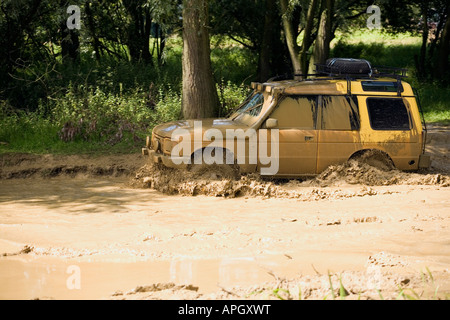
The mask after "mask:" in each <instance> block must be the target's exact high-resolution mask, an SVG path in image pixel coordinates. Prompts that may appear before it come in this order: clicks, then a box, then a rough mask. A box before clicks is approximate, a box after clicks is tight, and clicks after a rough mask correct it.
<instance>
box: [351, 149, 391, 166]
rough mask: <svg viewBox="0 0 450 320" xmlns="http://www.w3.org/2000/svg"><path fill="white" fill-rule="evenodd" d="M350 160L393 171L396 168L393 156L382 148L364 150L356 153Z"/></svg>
mask: <svg viewBox="0 0 450 320" xmlns="http://www.w3.org/2000/svg"><path fill="white" fill-rule="evenodd" d="M350 160H355V161H358V162H359V163H361V164H366V165H369V166H371V167H374V168H377V169H380V170H382V171H391V170H394V169H395V165H394V162H393V161H392V159H391V157H389V155H388V154H387V153H385V152H383V151H380V150H364V151H360V152H357V153H355V154H354V155H353V156H352V157H351V158H350Z"/></svg>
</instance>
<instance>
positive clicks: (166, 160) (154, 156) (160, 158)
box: [142, 147, 186, 169]
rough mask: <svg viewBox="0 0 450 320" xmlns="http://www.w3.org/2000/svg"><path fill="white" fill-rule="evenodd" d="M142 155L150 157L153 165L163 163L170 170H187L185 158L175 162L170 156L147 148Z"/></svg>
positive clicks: (143, 149)
mask: <svg viewBox="0 0 450 320" xmlns="http://www.w3.org/2000/svg"><path fill="white" fill-rule="evenodd" d="M142 154H143V155H144V156H148V157H149V160H150V162H152V163H161V164H163V165H165V166H166V167H168V168H176V169H184V168H186V164H185V162H184V161H183V160H184V159H183V158H180V159H177V160H179V161H176V162H173V161H172V158H171V157H170V156H167V155H164V154H161V153H159V152H156V151H155V150H152V149H149V148H147V147H145V148H142Z"/></svg>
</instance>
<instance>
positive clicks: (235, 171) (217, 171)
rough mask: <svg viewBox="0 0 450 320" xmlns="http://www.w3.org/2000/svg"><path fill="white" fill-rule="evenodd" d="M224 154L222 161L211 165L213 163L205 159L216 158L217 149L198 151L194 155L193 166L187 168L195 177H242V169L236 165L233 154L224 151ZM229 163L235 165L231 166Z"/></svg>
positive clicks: (192, 158)
mask: <svg viewBox="0 0 450 320" xmlns="http://www.w3.org/2000/svg"><path fill="white" fill-rule="evenodd" d="M222 154H223V156H221V157H220V159H221V160H219V161H216V162H218V163H215V162H214V163H211V162H212V161H209V162H206V161H205V157H209V156H211V158H213V159H214V158H215V156H216V148H213V149H207V148H205V149H202V150H198V151H196V152H195V153H194V154H193V155H192V157H191V164H189V165H188V166H187V170H188V171H189V172H191V173H193V174H195V175H198V176H204V177H207V178H213V179H214V178H219V179H220V178H224V179H238V178H239V176H240V167H239V165H238V164H236V163H235V161H234V157H233V154H232V153H231V152H229V151H228V150H224V149H223V151H222ZM227 159H228V161H227ZM230 159H232V160H230ZM227 162H233V163H232V164H229V163H227Z"/></svg>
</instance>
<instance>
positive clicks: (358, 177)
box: [130, 160, 450, 201]
mask: <svg viewBox="0 0 450 320" xmlns="http://www.w3.org/2000/svg"><path fill="white" fill-rule="evenodd" d="M287 181H288V182H286V181H284V180H268V179H263V178H262V177H261V176H259V175H258V174H250V175H242V176H239V177H231V176H229V175H227V173H224V172H221V171H220V168H218V167H217V168H216V167H214V166H211V168H210V169H209V170H204V171H203V172H201V173H198V172H196V173H194V172H189V171H186V170H176V169H170V168H166V167H164V166H163V165H145V166H143V167H142V168H140V169H139V170H138V172H137V174H136V176H135V177H134V178H133V179H132V181H131V182H130V184H131V186H132V187H137V188H151V189H155V190H157V191H160V192H162V193H165V194H169V195H184V196H196V195H207V196H215V197H230V198H234V197H240V196H263V197H274V198H295V199H299V200H305V201H309V200H321V199H329V198H333V199H340V198H350V197H356V196H367V195H376V194H378V193H379V191H376V190H374V189H372V188H371V187H372V186H388V185H438V186H442V187H448V186H449V185H450V178H449V176H448V175H443V174H419V173H406V172H402V171H399V170H396V169H392V168H389V169H387V170H386V168H385V167H382V168H378V167H373V166H371V165H369V164H365V163H361V162H359V161H356V160H351V161H348V162H347V163H344V164H341V165H336V166H330V167H329V168H327V169H326V170H325V171H324V172H323V173H322V174H320V175H318V176H317V177H315V178H313V179H310V180H306V181H299V180H287ZM348 184H352V185H360V186H361V188H360V189H359V190H358V191H343V190H339V189H338V190H328V189H324V187H333V186H334V187H339V186H341V185H348ZM308 187H309V188H308Z"/></svg>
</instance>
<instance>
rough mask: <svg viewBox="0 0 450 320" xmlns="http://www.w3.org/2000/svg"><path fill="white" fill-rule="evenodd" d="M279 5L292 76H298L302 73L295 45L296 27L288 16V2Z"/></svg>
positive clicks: (297, 47) (298, 49)
mask: <svg viewBox="0 0 450 320" xmlns="http://www.w3.org/2000/svg"><path fill="white" fill-rule="evenodd" d="M280 5H281V17H282V22H283V30H284V36H285V38H286V44H287V47H288V50H289V56H290V58H291V63H292V68H293V71H294V74H300V73H301V72H302V68H301V64H300V59H299V54H300V47H299V45H298V44H297V36H298V30H295V28H298V26H294V24H293V23H292V18H291V17H290V16H289V0H280Z"/></svg>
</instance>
